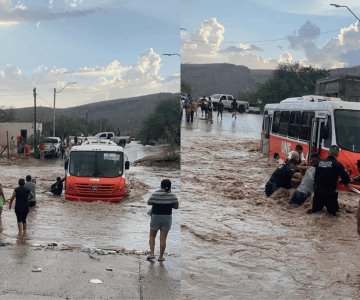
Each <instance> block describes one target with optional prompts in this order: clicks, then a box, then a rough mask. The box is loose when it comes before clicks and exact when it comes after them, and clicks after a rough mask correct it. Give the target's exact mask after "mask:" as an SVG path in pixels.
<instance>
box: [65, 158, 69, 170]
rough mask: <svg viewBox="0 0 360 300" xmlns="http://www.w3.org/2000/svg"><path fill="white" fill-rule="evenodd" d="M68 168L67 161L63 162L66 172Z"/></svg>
mask: <svg viewBox="0 0 360 300" xmlns="http://www.w3.org/2000/svg"><path fill="white" fill-rule="evenodd" d="M68 168H69V160H65V163H64V169H65V170H67V169H68Z"/></svg>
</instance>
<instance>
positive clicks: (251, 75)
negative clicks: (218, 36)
mask: <svg viewBox="0 0 360 300" xmlns="http://www.w3.org/2000/svg"><path fill="white" fill-rule="evenodd" d="M272 74H273V70H250V69H249V68H247V67H245V66H238V65H232V64H227V63H223V64H182V65H181V80H182V81H184V82H186V83H188V84H190V86H191V87H192V91H193V96H194V97H201V96H203V95H206V96H210V95H212V94H216V93H224V94H231V95H234V96H235V97H238V95H239V94H241V93H244V92H252V91H255V90H256V87H257V85H258V84H260V83H264V82H265V81H266V80H268V79H269V78H271V77H272ZM340 75H354V76H360V66H356V67H351V68H340V69H332V70H330V76H332V77H336V76H340Z"/></svg>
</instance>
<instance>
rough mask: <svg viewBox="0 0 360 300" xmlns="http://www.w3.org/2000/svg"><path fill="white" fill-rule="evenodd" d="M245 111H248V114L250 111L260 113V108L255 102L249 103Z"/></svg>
mask: <svg viewBox="0 0 360 300" xmlns="http://www.w3.org/2000/svg"><path fill="white" fill-rule="evenodd" d="M247 112H248V113H249V114H250V113H253V114H260V112H261V109H260V106H259V105H257V104H249V108H248V110H247Z"/></svg>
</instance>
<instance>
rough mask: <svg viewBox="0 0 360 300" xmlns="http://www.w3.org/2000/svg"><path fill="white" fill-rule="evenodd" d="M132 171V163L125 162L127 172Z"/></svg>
mask: <svg viewBox="0 0 360 300" xmlns="http://www.w3.org/2000/svg"><path fill="white" fill-rule="evenodd" d="M129 169H130V162H129V161H126V162H125V170H129Z"/></svg>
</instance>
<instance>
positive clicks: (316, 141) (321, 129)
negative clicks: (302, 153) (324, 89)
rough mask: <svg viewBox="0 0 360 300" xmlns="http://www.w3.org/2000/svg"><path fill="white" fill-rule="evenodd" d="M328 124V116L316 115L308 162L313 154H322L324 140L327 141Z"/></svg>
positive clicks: (312, 128) (313, 122)
mask: <svg viewBox="0 0 360 300" xmlns="http://www.w3.org/2000/svg"><path fill="white" fill-rule="evenodd" d="M326 123H327V116H326V115H325V114H321V115H320V116H317V115H316V116H315V118H314V119H313V121H312V127H311V138H310V141H309V152H308V160H309V159H310V155H311V154H312V153H318V154H320V150H321V145H322V141H323V140H324V138H325V139H326V138H327V136H326V134H327V131H326V128H327V127H326V125H327V124H326Z"/></svg>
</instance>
